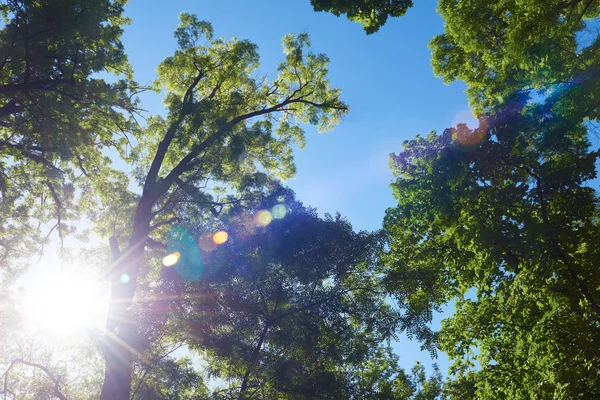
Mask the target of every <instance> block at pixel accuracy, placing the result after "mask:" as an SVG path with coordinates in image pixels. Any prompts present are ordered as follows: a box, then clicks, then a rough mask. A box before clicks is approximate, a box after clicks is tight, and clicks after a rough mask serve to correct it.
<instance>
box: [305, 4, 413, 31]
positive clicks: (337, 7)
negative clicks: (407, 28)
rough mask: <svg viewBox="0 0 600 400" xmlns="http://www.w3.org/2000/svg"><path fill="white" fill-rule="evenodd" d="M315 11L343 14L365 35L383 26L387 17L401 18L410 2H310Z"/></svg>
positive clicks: (410, 5)
mask: <svg viewBox="0 0 600 400" xmlns="http://www.w3.org/2000/svg"><path fill="white" fill-rule="evenodd" d="M310 4H312V6H313V8H314V9H315V11H327V12H330V13H332V14H334V15H336V16H338V17H339V16H340V15H342V14H345V15H346V16H347V17H348V19H349V20H351V21H356V22H359V23H360V24H361V25H362V26H363V29H364V30H365V32H367V34H371V33H375V32H377V31H378V30H379V28H381V27H382V26H383V25H385V23H386V21H387V19H388V17H401V16H403V15H404V14H405V13H406V11H407V10H408V9H409V8H410V7H412V5H413V3H412V0H310Z"/></svg>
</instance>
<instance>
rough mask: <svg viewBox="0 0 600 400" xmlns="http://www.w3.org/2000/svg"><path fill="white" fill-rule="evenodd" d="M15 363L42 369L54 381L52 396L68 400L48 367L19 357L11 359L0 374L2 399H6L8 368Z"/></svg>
mask: <svg viewBox="0 0 600 400" xmlns="http://www.w3.org/2000/svg"><path fill="white" fill-rule="evenodd" d="M16 364H23V365H27V366H30V367H34V368H38V369H41V370H42V371H44V372H45V373H46V375H48V378H50V380H51V381H52V382H53V383H54V393H53V394H54V396H56V397H57V398H58V399H60V400H68V399H67V397H66V396H65V395H63V394H62V393H61V392H60V383H59V381H58V379H57V378H56V377H55V376H54V374H53V373H52V372H51V371H50V370H49V369H48V368H46V367H44V366H43V365H41V364H36V363H32V362H29V361H26V360H22V359H20V358H17V359H15V360H13V361H12V362H11V363H10V366H9V367H8V369H7V370H6V372H4V374H3V375H2V376H3V377H4V399H5V400H6V394H7V393H8V390H7V388H6V386H7V382H8V374H9V372H10V370H11V369H12V368H13V367H14V366H15V365H16Z"/></svg>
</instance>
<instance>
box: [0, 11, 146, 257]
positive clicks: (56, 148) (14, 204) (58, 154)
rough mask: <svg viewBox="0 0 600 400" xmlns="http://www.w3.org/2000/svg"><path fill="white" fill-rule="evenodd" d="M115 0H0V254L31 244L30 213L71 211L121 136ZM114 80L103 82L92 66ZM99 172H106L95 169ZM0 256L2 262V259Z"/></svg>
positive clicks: (125, 114) (125, 107) (122, 70)
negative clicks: (105, 151)
mask: <svg viewBox="0 0 600 400" xmlns="http://www.w3.org/2000/svg"><path fill="white" fill-rule="evenodd" d="M124 4H125V1H121V0H119V1H108V0H95V1H78V0H61V1H52V2H46V1H42V2H40V1H7V2H2V3H0V10H1V12H2V16H3V18H4V25H3V26H2V29H1V30H0V155H1V160H0V221H2V222H1V226H0V251H1V253H0V259H1V260H2V261H4V262H5V263H6V262H7V260H8V257H9V256H21V257H22V256H23V255H24V254H31V253H32V252H34V251H35V250H37V249H36V248H35V247H36V246H33V244H34V243H33V242H31V243H30V244H31V245H32V246H30V247H29V248H27V247H23V245H24V244H25V242H26V241H25V239H26V238H32V237H34V238H36V239H37V244H38V245H39V242H40V241H43V240H42V239H41V238H40V237H38V236H36V233H37V229H36V228H35V225H32V224H30V222H31V221H36V222H41V223H46V222H50V221H52V220H53V221H56V220H58V221H59V223H58V224H57V227H58V231H59V233H60V234H61V236H62V233H64V232H65V231H67V230H68V228H67V227H66V226H65V225H64V224H61V223H60V222H61V220H62V221H63V222H64V220H66V219H69V218H75V217H74V215H73V214H72V213H73V212H74V211H75V209H74V208H73V207H70V205H69V203H71V201H72V200H73V195H74V192H75V191H76V190H77V189H83V188H84V187H89V185H91V184H93V182H94V181H95V180H96V181H97V178H98V175H99V174H98V171H101V170H103V169H104V168H105V167H106V166H107V164H108V163H109V160H108V159H107V158H106V157H105V156H104V155H103V149H106V148H109V147H110V148H116V149H117V150H121V149H123V148H124V146H125V144H126V143H127V141H126V138H125V137H124V136H122V134H123V133H124V132H125V131H126V130H128V129H129V127H130V124H131V119H130V117H129V115H130V113H131V112H134V111H135V109H136V105H135V102H134V101H133V100H132V99H131V97H130V96H131V94H132V93H131V91H130V90H129V89H130V88H131V87H132V84H131V83H128V81H127V79H129V78H130V77H131V71H130V68H129V66H128V64H127V57H126V55H125V53H124V51H123V47H122V45H121V42H120V37H121V33H122V25H123V24H125V23H127V20H126V19H124V18H123V17H122V12H123V6H124ZM103 72H111V73H115V74H118V75H121V76H122V78H123V80H120V81H117V82H115V83H107V82H106V81H105V80H103V79H101V78H99V77H98V76H99V73H103ZM104 177H106V175H104ZM5 263H4V264H3V266H6V265H7V264H5Z"/></svg>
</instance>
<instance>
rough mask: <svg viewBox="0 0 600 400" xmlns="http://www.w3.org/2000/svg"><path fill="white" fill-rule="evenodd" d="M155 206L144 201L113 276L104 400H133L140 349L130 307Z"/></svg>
mask: <svg viewBox="0 0 600 400" xmlns="http://www.w3.org/2000/svg"><path fill="white" fill-rule="evenodd" d="M153 203H154V202H153V201H149V200H148V196H142V198H141V199H140V203H139V205H138V208H137V210H136V213H135V217H134V222H133V234H132V235H131V239H130V240H129V244H128V246H127V249H125V251H124V252H123V254H122V255H120V257H118V260H117V261H116V262H114V263H113V267H112V269H111V271H110V272H109V274H110V275H109V276H110V279H111V294H110V306H109V309H108V318H107V321H106V338H105V341H106V343H105V347H104V358H105V362H106V369H105V373H104V382H103V384H102V393H101V394H100V400H129V397H130V393H131V379H132V377H131V374H132V370H133V367H132V363H133V354H134V353H135V352H136V347H137V345H136V331H137V329H136V326H135V317H134V315H133V314H132V312H131V310H130V307H131V305H132V302H133V297H134V295H135V289H136V284H137V277H138V271H139V269H140V266H141V265H142V262H143V257H144V244H145V242H146V239H147V237H148V229H149V226H150V219H151V209H152V204H153ZM114 247H115V243H114V242H113V241H112V240H111V249H112V253H113V257H115V255H119V254H120V252H116V251H115V248H114Z"/></svg>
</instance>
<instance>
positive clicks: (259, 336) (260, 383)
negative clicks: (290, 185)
mask: <svg viewBox="0 0 600 400" xmlns="http://www.w3.org/2000/svg"><path fill="white" fill-rule="evenodd" d="M270 211H272V213H270ZM269 215H272V217H269ZM270 220H271V221H270ZM269 221H270V222H269ZM203 222H204V224H203ZM215 222H216V224H217V225H216V226H214V227H213V229H211V230H208V231H207V232H204V230H205V229H206V228H207V224H206V220H205V219H204V218H202V219H201V220H199V221H195V220H194V219H186V221H185V223H184V224H183V225H180V226H177V227H174V228H173V229H172V231H171V236H170V240H169V242H168V243H169V251H171V252H177V254H179V259H178V262H177V264H175V266H174V267H172V268H164V267H163V268H162V271H161V272H160V275H161V279H160V280H159V281H158V282H160V284H159V285H153V286H154V289H150V293H148V294H146V295H145V296H144V298H147V299H157V300H156V301H155V302H152V303H151V304H152V305H153V306H152V307H148V306H145V307H144V309H146V310H147V309H153V310H155V313H156V315H155V316H154V317H150V318H149V320H151V321H156V328H154V329H151V330H150V332H148V331H146V330H144V333H143V334H141V335H140V336H142V337H144V338H148V337H159V338H163V340H164V338H165V336H164V332H168V334H167V336H166V337H167V338H168V340H170V341H173V342H175V343H186V344H187V346H188V348H190V349H192V350H194V351H197V352H200V354H201V355H202V357H201V358H202V359H203V360H204V361H205V362H206V363H207V364H208V369H209V371H210V375H211V376H212V377H214V378H217V379H218V381H219V382H222V384H221V387H217V388H216V389H215V391H214V392H213V395H214V396H217V394H218V396H217V397H215V398H223V399H251V398H269V399H321V398H322V399H330V398H368V397H363V396H360V397H355V396H356V389H355V387H356V382H355V380H356V379H357V375H358V371H360V370H361V369H362V365H363V364H364V363H365V362H366V361H367V359H368V358H369V357H371V355H372V352H373V351H374V350H376V349H377V347H378V346H379V344H380V343H381V342H382V341H383V340H386V339H389V338H390V337H391V336H392V335H393V333H394V330H395V325H396V318H395V313H394V311H393V309H392V308H391V306H390V305H389V304H387V303H386V301H385V296H384V292H383V291H382V289H381V285H380V282H379V281H380V279H381V278H380V277H379V276H378V275H377V273H376V270H375V269H374V268H373V266H374V264H375V262H374V261H375V260H374V257H375V255H376V253H377V249H378V248H379V247H380V244H381V235H380V234H379V233H367V232H354V231H353V230H352V226H351V225H350V224H349V223H348V222H347V221H345V220H344V219H342V218H341V217H340V216H339V215H338V216H335V217H332V216H326V217H325V219H321V218H319V217H318V216H317V214H316V212H315V211H314V210H311V209H306V208H304V207H303V206H302V205H301V204H300V203H298V202H296V201H295V200H294V199H293V195H292V194H291V193H290V192H289V191H287V190H283V189H276V190H275V191H274V192H273V193H271V194H269V195H268V197H267V198H266V199H265V200H263V201H260V202H259V203H255V204H252V205H249V206H245V207H239V206H238V207H233V208H232V209H230V210H229V211H228V212H227V213H226V214H224V215H222V216H221V217H220V218H219V219H218V220H217V221H215ZM267 223H268V224H267ZM215 232H227V234H228V236H227V241H226V242H225V243H223V244H220V245H217V244H215V243H214V242H213V241H212V238H213V236H214V235H215ZM217 235H218V234H217ZM189 236H191V237H192V238H196V237H200V238H201V239H200V248H201V249H202V250H201V251H200V252H199V254H198V249H197V245H196V244H195V243H196V242H195V240H193V239H192V240H189V239H187V238H188V237H189ZM215 237H216V236H215ZM202 238H207V239H206V240H204V239H202ZM217 242H220V241H217ZM188 243H191V244H192V245H188ZM158 267H159V268H160V265H159V266H158ZM199 268H201V269H202V272H201V276H202V277H201V279H198V280H194V281H190V280H189V276H190V274H189V272H187V271H190V270H192V269H199ZM152 281H153V282H155V283H156V282H157V281H156V280H154V279H152ZM162 299H167V300H162ZM140 312H141V313H143V310H140ZM165 316H168V317H169V321H168V322H166V325H165V322H164V320H165ZM145 318H146V320H148V316H146V317H145ZM153 332H154V333H153ZM159 332H160V333H159Z"/></svg>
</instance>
